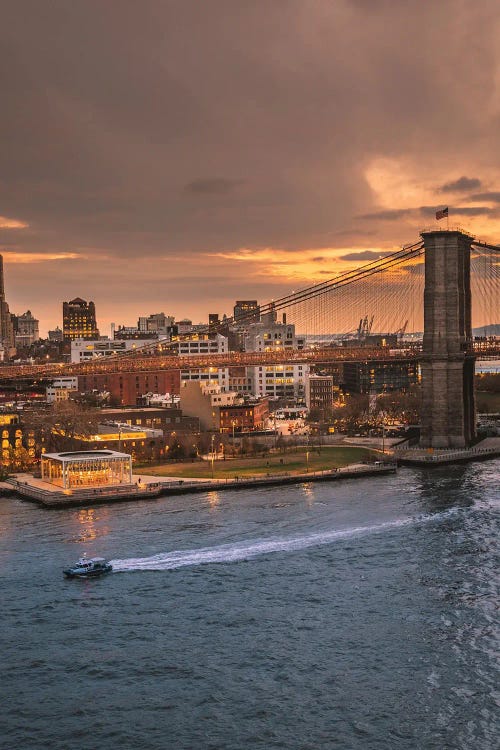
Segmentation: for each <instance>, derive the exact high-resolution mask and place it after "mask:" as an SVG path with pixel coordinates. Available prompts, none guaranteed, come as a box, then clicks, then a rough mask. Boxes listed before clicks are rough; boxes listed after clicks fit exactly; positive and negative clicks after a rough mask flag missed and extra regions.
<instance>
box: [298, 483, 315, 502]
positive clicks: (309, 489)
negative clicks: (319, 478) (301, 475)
mask: <svg viewBox="0 0 500 750" xmlns="http://www.w3.org/2000/svg"><path fill="white" fill-rule="evenodd" d="M300 489H301V490H302V492H303V494H304V497H305V499H306V503H307V505H308V507H311V506H312V505H313V504H314V490H313V486H312V484H311V483H309V484H301V485H300Z"/></svg>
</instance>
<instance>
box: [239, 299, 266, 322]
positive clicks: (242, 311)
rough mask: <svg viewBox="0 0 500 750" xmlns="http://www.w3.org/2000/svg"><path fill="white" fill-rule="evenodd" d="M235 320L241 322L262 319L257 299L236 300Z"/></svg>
mask: <svg viewBox="0 0 500 750" xmlns="http://www.w3.org/2000/svg"><path fill="white" fill-rule="evenodd" d="M233 320H234V322H235V323H236V324H237V325H238V324H240V323H244V324H246V323H258V322H259V320H260V306H259V304H258V302H257V300H256V299H239V300H236V302H235V304H234V308H233Z"/></svg>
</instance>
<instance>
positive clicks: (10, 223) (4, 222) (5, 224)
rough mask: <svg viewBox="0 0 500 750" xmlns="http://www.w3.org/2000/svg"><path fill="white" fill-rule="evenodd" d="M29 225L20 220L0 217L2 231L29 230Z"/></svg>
mask: <svg viewBox="0 0 500 750" xmlns="http://www.w3.org/2000/svg"><path fill="white" fill-rule="evenodd" d="M27 227H29V224H26V222H24V221H18V219H8V218H7V216H0V229H27Z"/></svg>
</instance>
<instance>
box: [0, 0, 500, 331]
mask: <svg viewBox="0 0 500 750" xmlns="http://www.w3.org/2000/svg"><path fill="white" fill-rule="evenodd" d="M497 4H498V2H497V0H480V2H479V3H463V2H462V3H457V2H456V0H440V3H439V4H438V5H436V4H434V3H421V2H420V3H418V2H416V0H405V2H400V3H394V2H390V1H389V0H377V1H376V0H372V1H371V2H370V0H357V1H356V2H354V0H338V1H337V2H335V3H328V2H313V3H304V2H303V0H288V2H286V3H277V2H274V3H273V2H271V3H249V2H244V0H211V2H210V3H200V2H197V1H196V0H183V2H179V3H173V2H164V3H154V2H153V3H145V4H140V3H134V2H133V1H132V0H106V2H105V3H102V2H98V1H97V0H87V2H85V3H83V2H80V3H67V2H66V3H65V2H60V1H59V2H52V3H40V2H35V1H34V0H29V2H28V3H4V5H5V8H2V23H1V24H0V66H1V70H2V73H3V78H4V79H5V81H7V85H5V86H4V87H3V89H2V116H1V118H0V164H1V172H0V214H2V216H5V217H8V219H7V221H8V222H9V223H10V222H17V221H18V220H20V219H22V222H21V223H22V224H26V225H29V227H28V226H26V227H24V226H23V227H21V226H18V225H16V226H13V225H12V224H11V225H10V227H9V226H4V227H2V226H1V224H0V247H1V248H5V250H4V252H5V251H7V252H10V253H15V254H16V255H17V254H19V255H21V254H24V255H25V257H29V256H28V254H29V253H33V254H34V257H35V258H38V257H40V256H39V254H40V255H42V256H51V255H57V254H62V255H61V258H60V260H54V261H53V262H42V261H41V260H40V261H36V262H33V263H32V267H31V266H30V265H29V264H28V263H19V262H18V263H12V272H11V273H10V274H9V276H8V278H7V285H6V293H7V300H8V301H9V304H11V302H12V305H13V304H14V302H15V303H16V305H19V309H26V308H27V307H29V308H30V309H32V310H33V312H34V314H36V316H37V317H38V318H39V319H40V323H41V329H42V330H44V329H46V325H45V321H46V320H48V319H50V318H51V317H52V322H51V326H53V325H54V324H55V322H56V321H59V318H60V306H59V301H60V299H61V296H62V294H63V293H62V292H61V290H67V292H66V291H65V292H64V296H81V297H83V298H84V299H94V301H95V302H96V304H97V305H99V306H100V307H99V309H101V310H102V309H106V310H107V313H106V314H107V315H109V316H112V317H110V320H114V321H115V322H116V321H118V320H120V319H121V320H123V321H124V322H125V320H126V319H128V320H131V321H133V320H134V318H135V319H137V315H139V314H140V315H145V314H148V313H149V312H154V309H155V308H156V309H161V308H160V307H159V306H160V305H161V306H163V307H165V306H167V307H168V305H172V308H171V309H170V310H168V309H165V312H166V313H167V312H171V313H172V314H175V315H176V316H178V317H184V316H186V315H187V316H189V317H193V318H194V319H202V318H203V319H206V312H207V310H208V309H209V308H208V305H209V304H210V306H211V309H215V307H214V305H215V302H214V300H215V297H214V296H212V292H213V291H214V284H213V283H211V284H210V285H208V284H206V285H205V286H203V279H200V280H199V281H194V279H193V283H192V285H191V287H190V286H189V284H187V283H186V284H185V285H184V284H183V285H182V288H180V287H176V281H175V279H176V277H177V276H178V275H179V268H183V269H184V270H185V274H186V275H189V274H191V273H192V274H193V275H201V274H203V275H204V276H206V277H207V278H208V277H212V269H213V265H214V263H215V261H214V259H213V257H210V258H209V257H208V256H209V254H212V256H213V254H214V253H223V254H224V257H222V256H221V257H219V258H218V259H217V274H219V275H220V278H221V283H220V285H219V286H218V287H217V294H218V297H217V299H216V303H217V307H218V309H219V311H220V312H224V311H225V312H229V311H230V310H231V308H232V306H233V304H234V299H235V298H236V296H241V297H242V298H245V297H247V296H248V298H253V297H254V296H258V295H259V294H265V293H267V290H268V286H266V280H267V278H268V277H269V276H270V274H271V273H273V290H274V293H275V294H279V293H280V292H281V293H283V294H286V293H287V292H288V291H289V290H290V288H297V285H298V284H299V283H301V284H304V285H307V284H308V283H309V282H310V281H314V279H315V278H317V274H318V268H323V266H322V263H323V261H318V260H312V258H318V257H324V258H326V259H327V260H325V262H324V267H325V268H326V267H330V268H331V267H335V266H336V265H337V263H338V261H337V260H336V258H337V257H338V255H340V254H342V253H343V254H347V253H350V252H363V251H364V250H366V251H374V250H375V248H377V247H381V248H393V247H397V246H400V245H401V244H402V243H403V242H410V241H411V240H414V239H416V238H417V237H418V229H419V224H420V223H421V222H422V216H423V214H422V213H421V212H420V210H419V208H418V207H419V206H423V207H425V206H432V209H430V210H429V214H426V216H427V215H428V216H431V213H432V212H433V211H434V210H435V209H434V206H433V204H434V202H435V201H436V195H437V196H438V198H439V199H441V200H443V202H447V201H448V200H450V199H452V198H453V196H454V193H452V192H446V191H445V192H444V193H437V192H436V190H437V188H436V186H442V187H446V186H451V185H453V184H455V189H458V188H459V187H460V189H461V190H462V189H463V190H467V191H468V192H463V191H459V192H457V193H456V195H458V196H464V198H463V199H462V200H461V201H460V202H461V203H462V204H465V207H466V208H467V209H468V213H467V214H466V213H464V214H463V215H464V216H465V215H467V216H468V218H469V219H470V220H468V221H467V224H468V225H469V226H470V229H471V231H473V232H474V233H475V234H477V235H478V236H481V237H485V239H486V238H487V237H488V239H490V238H491V240H495V239H497V240H498V234H499V233H500V221H499V220H498V217H496V216H495V213H494V212H491V213H485V212H484V210H483V209H484V207H485V206H489V205H491V206H492V207H493V206H496V205H497V202H496V201H494V199H493V198H489V199H488V200H486V199H485V201H484V203H483V202H479V203H478V209H476V210H475V211H474V213H471V207H470V206H468V203H467V201H466V200H465V197H466V196H468V195H469V194H471V193H479V191H480V190H481V191H483V190H485V189H486V188H485V187H484V186H485V185H488V186H490V185H493V186H494V185H498V184H500V168H499V165H498V164H497V162H496V161H495V160H494V159H492V158H491V155H492V154H494V153H496V152H497V150H498V121H499V116H500V105H499V101H500V100H499V98H498V93H499V88H498V86H499V81H498V75H497V72H498V70H499V69H500V68H499V65H500V48H499V46H498V30H497V29H498V27H497V25H496V24H497V21H496V19H497V16H498V8H497ZM25 6H28V7H29V12H27V11H26V7H25ZM143 6H144V7H143ZM443 28H446V34H444V35H443V33H442V30H443ZM47 39H51V44H47ZM478 40H480V43H478ZM466 48H468V49H472V48H473V49H474V54H473V55H464V53H463V50H464V49H466ZM423 49H425V55H422V50H423ZM353 50H355V51H356V52H355V54H354V53H353ZM33 123H36V127H33ZM457 154H458V155H459V161H458V159H457ZM457 163H459V164H460V171H459V172H457ZM461 175H463V176H465V179H466V180H469V181H470V180H474V179H477V178H476V177H474V176H475V175H481V181H480V183H481V186H480V184H479V183H474V184H472V185H471V183H470V182H469V183H468V184H469V187H467V188H466V187H465V184H464V183H463V182H462V179H463V178H462V177H461ZM471 175H472V177H471ZM455 178H459V179H458V180H457V179H455ZM448 196H450V197H448ZM488 201H490V202H488ZM471 205H472V204H471ZM454 211H455V209H454V208H453V207H452V206H450V213H451V214H452V215H453V213H454ZM360 216H361V217H364V218H362V220H360V219H359V217H360ZM11 217H13V218H11ZM14 229H16V230H17V229H19V230H21V229H22V231H13V230H14ZM11 230H12V231H11ZM495 234H496V235H497V237H495ZM339 244H341V245H342V247H341V248H339V247H338V245H339ZM82 248H84V249H85V250H84V251H83V250H82ZM240 248H248V254H247V255H246V256H245V254H244V253H243V252H242V251H240ZM260 248H271V250H270V251H269V255H268V256H266V257H264V256H263V255H262V253H260V251H259V249H260ZM275 249H279V253H280V254H279V255H278V254H277V253H278V250H275ZM83 252H84V254H85V256H86V260H85V261H81V262H79V261H78V260H77V259H72V260H71V261H67V260H66V259H65V258H66V256H65V255H64V254H65V253H77V254H80V253H83ZM335 253H337V255H335ZM244 257H245V260H246V262H245V264H244V266H242V263H241V262H240V261H241V260H242V259H243V258H244ZM146 259H147V263H146ZM358 260H360V262H362V259H359V258H358ZM76 266H78V269H77V271H76V270H75V268H76ZM269 269H271V271H270V270H269ZM273 269H274V270H273ZM41 271H43V272H44V276H43V289H42V288H41V287H42V284H41V281H40V279H41ZM278 273H279V275H278ZM110 277H111V278H113V284H110V283H109V278H110ZM118 277H119V278H118ZM138 277H139V278H140V283H138V281H137V279H138ZM235 277H236V278H237V279H238V281H237V284H234V283H232V284H227V283H226V284H225V286H224V280H225V279H226V278H235ZM264 277H266V278H264ZM115 279H117V281H116V283H115ZM257 289H259V291H257ZM155 291H156V293H154V292H155ZM98 295H101V298H99V296H98ZM153 303H154V308H153V309H151V307H152V305H153ZM12 305H11V306H12ZM12 309H16V308H14V307H12ZM129 315H130V317H129ZM54 318H56V320H54ZM101 323H102V321H100V324H101Z"/></svg>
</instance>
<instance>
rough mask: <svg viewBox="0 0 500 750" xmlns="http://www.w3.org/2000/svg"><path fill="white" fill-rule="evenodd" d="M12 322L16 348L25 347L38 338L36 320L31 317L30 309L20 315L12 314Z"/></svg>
mask: <svg viewBox="0 0 500 750" xmlns="http://www.w3.org/2000/svg"><path fill="white" fill-rule="evenodd" d="M12 323H13V327H14V343H15V346H16V349H23V348H27V347H29V346H31V344H34V343H35V341H38V340H39V338H40V334H39V329H38V320H37V319H36V318H35V317H33V315H32V314H31V310H27V311H26V312H25V313H23V314H22V315H13V316H12Z"/></svg>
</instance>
